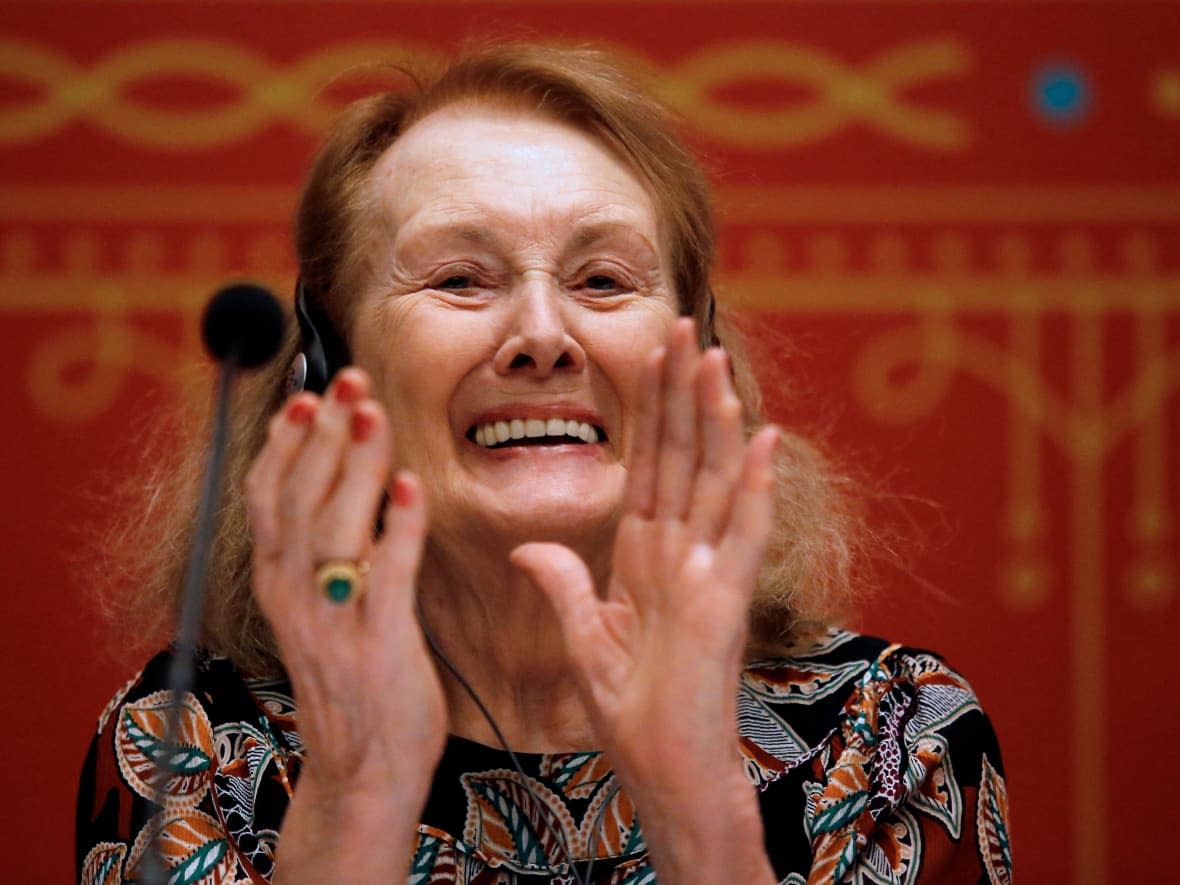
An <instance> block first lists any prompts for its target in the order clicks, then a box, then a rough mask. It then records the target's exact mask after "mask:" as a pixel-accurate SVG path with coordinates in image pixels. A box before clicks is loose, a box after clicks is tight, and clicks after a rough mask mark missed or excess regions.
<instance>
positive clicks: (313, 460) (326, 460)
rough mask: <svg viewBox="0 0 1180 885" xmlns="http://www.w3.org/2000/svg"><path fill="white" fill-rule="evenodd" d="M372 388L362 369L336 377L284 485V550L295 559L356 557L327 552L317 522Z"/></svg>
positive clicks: (281, 526)
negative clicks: (357, 409) (356, 411)
mask: <svg viewBox="0 0 1180 885" xmlns="http://www.w3.org/2000/svg"><path fill="white" fill-rule="evenodd" d="M368 387H369V381H368V377H367V376H366V375H365V374H364V372H361V371H360V370H359V369H355V368H347V369H344V370H342V371H341V372H339V373H338V374H337V375H336V378H335V379H334V380H333V381H332V385H331V387H330V388H329V389H328V391H327V395H326V396H324V397H323V398H322V399H321V400H320V407H319V409H317V410H316V416H315V422H314V423H313V424H312V427H311V432H310V433H309V434H308V436H307V439H306V441H305V442H304V445H303V447H302V448H301V449H300V451H299V454H298V455H297V457H296V458H295V461H294V463H293V464H292V465H291V469H290V471H289V472H288V473H287V476H286V477H285V479H284V481H283V482H282V483H281V485H280V491H279V516H278V523H279V531H280V534H281V544H282V547H283V551H284V553H285V554H287V555H289V556H290V557H292V558H295V559H297V560H305V559H307V560H310V559H317V558H318V559H331V558H337V557H339V558H346V557H348V556H350V555H353V554H354V553H355V552H356V551H348V550H330V549H325V548H323V547H322V546H321V545H320V544H318V543H316V542H317V539H316V538H315V537H314V531H313V529H314V520H315V516H316V514H317V512H318V511H319V509H320V508H321V506H322V505H323V503H324V500H325V499H326V498H327V496H328V494H329V492H330V491H331V490H332V487H333V486H334V485H335V483H336V479H337V476H338V475H339V473H340V469H341V463H342V459H343V456H344V451H345V448H346V447H347V445H348V442H349V425H350V422H351V418H352V411H353V407H354V406H355V405H356V403H358V402H359V401H360V400H362V399H364V398H365V397H366V396H367V395H368ZM313 544H314V545H315V546H314V548H313V546H312V545H313Z"/></svg>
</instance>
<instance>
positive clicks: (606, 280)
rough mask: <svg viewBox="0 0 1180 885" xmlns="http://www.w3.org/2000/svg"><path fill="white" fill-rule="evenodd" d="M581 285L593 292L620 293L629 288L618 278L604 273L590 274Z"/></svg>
mask: <svg viewBox="0 0 1180 885" xmlns="http://www.w3.org/2000/svg"><path fill="white" fill-rule="evenodd" d="M582 285H583V286H584V287H585V288H587V289H590V290H592V291H594V292H622V291H625V290H627V289H629V288H630V287H629V286H628V285H627V284H626V283H625V282H624V281H622V280H621V279H619V278H618V277H614V276H611V275H610V274H604V273H596V274H591V275H590V276H588V277H586V281H585V282H584V283H583V284H582Z"/></svg>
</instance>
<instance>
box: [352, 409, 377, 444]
mask: <svg viewBox="0 0 1180 885" xmlns="http://www.w3.org/2000/svg"><path fill="white" fill-rule="evenodd" d="M376 427H377V419H376V418H374V417H373V416H372V415H371V414H370V413H369V412H362V411H359V410H358V411H355V412H353V413H352V419H351V420H350V422H349V429H350V430H351V431H352V438H353V439H354V440H356V441H357V442H361V443H363V442H368V440H369V437H371V436H372V435H373V430H374V429H375V428H376Z"/></svg>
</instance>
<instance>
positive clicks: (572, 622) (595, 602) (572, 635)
mask: <svg viewBox="0 0 1180 885" xmlns="http://www.w3.org/2000/svg"><path fill="white" fill-rule="evenodd" d="M508 561H509V562H511V563H512V564H513V565H514V566H516V568H518V569H520V570H521V571H522V572H524V574H525V575H526V576H527V577H528V579H529V580H530V581H532V582H533V584H534V585H536V587H537V589H539V590H540V591H541V592H542V593H544V594H545V597H546V598H547V599H548V600H549V604H550V605H551V606H553V610H554V612H556V614H557V620H558V622H559V623H560V624H561V633H562V636H563V637H564V639H565V642H566V645H567V646H569V647H575V648H576V647H578V646H579V645H580V644H581V641H582V640H583V639H586V638H587V637H588V636H589V635H591V634H593V633H595V632H596V627H597V626H598V622H599V615H598V606H599V604H600V602H599V599H598V596H597V595H596V594H595V592H594V579H593V578H592V577H591V576H590V570H589V569H588V568H587V567H586V563H584V562H582V558H581V557H580V556H578V554H576V553H574V551H572V550H570V549H569V548H568V547H566V546H564V545H562V544H550V543H542V542H533V543H529V544H521V545H520V546H519V547H517V548H516V549H515V550H513V551H512V553H511V554H509V556H508Z"/></svg>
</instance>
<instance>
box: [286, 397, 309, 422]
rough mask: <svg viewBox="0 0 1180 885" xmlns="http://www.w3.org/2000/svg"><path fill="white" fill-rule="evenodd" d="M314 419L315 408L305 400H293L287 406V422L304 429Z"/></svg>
mask: <svg viewBox="0 0 1180 885" xmlns="http://www.w3.org/2000/svg"><path fill="white" fill-rule="evenodd" d="M314 418H315V406H313V405H312V404H311V403H310V402H308V401H307V400H305V399H293V400H291V402H290V403H288V404H287V420H288V421H290V422H291V423H292V424H297V425H299V426H302V427H306V426H307V425H308V424H310V423H311V422H312V420H313V419H314Z"/></svg>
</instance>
